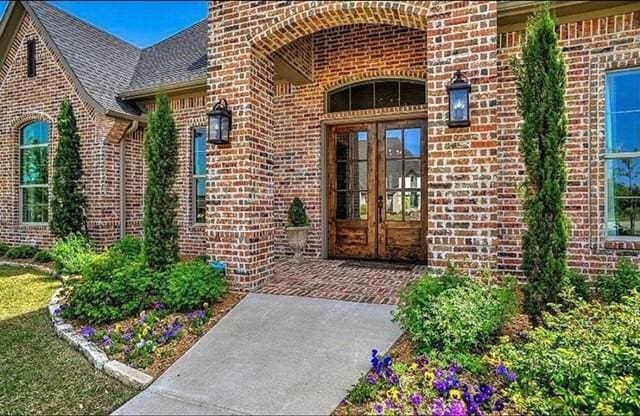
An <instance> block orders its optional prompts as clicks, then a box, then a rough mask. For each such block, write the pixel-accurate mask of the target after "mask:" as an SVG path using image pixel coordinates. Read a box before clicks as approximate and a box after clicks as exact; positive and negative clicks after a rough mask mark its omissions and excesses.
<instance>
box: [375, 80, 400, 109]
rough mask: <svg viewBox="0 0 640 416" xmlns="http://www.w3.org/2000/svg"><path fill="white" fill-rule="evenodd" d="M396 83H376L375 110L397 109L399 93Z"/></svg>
mask: <svg viewBox="0 0 640 416" xmlns="http://www.w3.org/2000/svg"><path fill="white" fill-rule="evenodd" d="M398 86H399V83H398V81H382V82H376V108H384V107H397V106H398V103H399V101H398V100H399V96H400V91H399V89H398Z"/></svg>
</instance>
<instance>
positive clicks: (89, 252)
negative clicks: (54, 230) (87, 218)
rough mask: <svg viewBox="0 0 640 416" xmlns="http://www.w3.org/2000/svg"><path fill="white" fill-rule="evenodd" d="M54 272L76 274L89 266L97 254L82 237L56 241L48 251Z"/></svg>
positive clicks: (76, 236) (75, 236) (77, 236)
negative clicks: (53, 264)
mask: <svg viewBox="0 0 640 416" xmlns="http://www.w3.org/2000/svg"><path fill="white" fill-rule="evenodd" d="M49 254H50V255H51V258H52V259H53V262H54V263H55V267H56V270H58V271H59V272H62V273H66V274H78V273H80V272H81V271H82V270H83V269H84V268H86V267H87V265H89V264H91V263H92V262H93V261H94V260H95V259H96V257H97V256H98V254H97V253H96V252H95V251H94V249H93V247H92V246H91V242H90V241H89V240H88V239H87V238H86V237H83V236H80V235H71V236H69V237H68V238H66V239H64V240H58V241H57V242H56V243H55V244H54V245H53V247H51V249H50V250H49Z"/></svg>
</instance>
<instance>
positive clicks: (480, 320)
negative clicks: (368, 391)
mask: <svg viewBox="0 0 640 416" xmlns="http://www.w3.org/2000/svg"><path fill="white" fill-rule="evenodd" d="M516 304H517V301H516V296H515V293H514V291H513V289H512V288H510V287H495V286H485V285H481V284H478V283H475V282H473V281H471V280H470V279H469V278H467V277H464V276H463V275H461V274H460V273H459V272H458V271H456V270H455V269H453V268H452V267H449V268H448V270H447V271H446V272H445V273H444V274H443V275H441V276H434V275H425V276H424V277H422V278H421V279H420V280H418V281H417V282H416V283H414V284H413V285H411V286H409V288H408V289H407V290H406V291H405V292H403V294H402V296H401V300H400V306H399V307H398V309H397V311H396V312H395V319H396V320H397V321H398V322H399V323H400V325H401V326H402V327H403V328H404V329H406V330H407V331H408V332H409V335H410V336H411V337H412V338H413V340H414V341H416V343H417V344H418V348H419V349H420V350H422V351H426V352H431V351H432V350H434V349H435V350H438V351H442V352H445V353H446V354H445V355H447V357H449V356H450V354H452V353H453V354H454V355H455V354H464V353H467V352H469V351H470V350H471V349H472V348H474V347H476V346H478V345H479V344H480V343H481V342H483V341H485V340H486V339H487V338H488V337H489V336H491V335H493V334H495V332H496V331H497V330H498V329H499V328H500V327H501V326H502V324H503V323H504V322H505V320H507V319H508V318H509V317H510V316H512V315H513V314H514V313H515V311H516Z"/></svg>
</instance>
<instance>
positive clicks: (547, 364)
mask: <svg viewBox="0 0 640 416" xmlns="http://www.w3.org/2000/svg"><path fill="white" fill-rule="evenodd" d="M543 321H544V325H543V326H540V327H538V328H536V329H535V330H533V331H531V332H529V334H528V336H529V342H525V343H521V342H520V343H515V342H506V343H504V344H500V345H497V346H495V347H494V348H493V349H492V351H491V354H490V355H489V358H490V360H492V361H494V362H502V363H504V364H505V365H506V366H507V367H508V368H509V369H511V370H512V371H514V372H515V373H516V374H517V376H518V379H517V381H516V382H515V383H513V384H512V385H511V387H510V393H511V399H512V401H513V402H514V404H515V405H516V406H517V407H518V408H519V409H520V411H521V412H522V413H527V412H531V413H533V414H539V415H581V414H600V415H603V414H611V415H614V414H619V415H622V414H625V415H631V414H640V342H639V341H638V334H640V294H638V292H637V291H633V292H632V295H631V296H629V297H626V298H623V301H622V303H612V304H610V305H604V304H601V303H597V302H593V303H586V302H579V303H578V305H577V306H575V307H574V308H572V309H570V310H568V311H567V312H560V313H556V314H555V315H552V314H545V315H544V318H543Z"/></svg>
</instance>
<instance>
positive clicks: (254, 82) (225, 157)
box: [207, 2, 274, 289]
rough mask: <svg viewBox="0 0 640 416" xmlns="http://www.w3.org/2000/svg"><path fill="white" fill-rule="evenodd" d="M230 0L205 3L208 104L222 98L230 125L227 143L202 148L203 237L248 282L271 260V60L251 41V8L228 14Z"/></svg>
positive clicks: (262, 274) (238, 281)
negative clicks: (204, 174)
mask: <svg viewBox="0 0 640 416" xmlns="http://www.w3.org/2000/svg"><path fill="white" fill-rule="evenodd" d="M229 3H230V4H229ZM229 3H227V2H210V3H209V40H208V42H209V43H208V59H209V67H208V79H207V81H208V82H207V85H208V92H207V105H208V108H211V107H212V106H213V104H214V103H215V102H216V101H217V100H218V99H221V98H224V99H226V100H227V102H228V104H229V109H230V110H231V112H232V116H233V130H232V132H231V138H230V142H231V143H230V144H229V145H225V146H214V145H209V148H208V154H207V167H208V176H207V179H208V180H207V240H208V241H207V244H208V253H209V255H210V256H211V257H213V258H215V259H217V260H221V261H223V262H225V263H226V264H227V273H228V275H229V277H230V278H231V280H232V283H233V285H234V286H236V287H237V288H242V289H252V288H255V287H256V286H258V285H260V284H262V283H264V281H265V279H266V278H268V277H269V276H270V275H271V273H272V268H273V251H274V250H273V242H274V220H273V218H274V216H273V194H274V192H273V140H272V129H273V127H272V99H273V74H274V63H273V59H272V57H270V56H262V55H260V54H259V53H257V52H256V51H255V50H253V49H252V48H251V46H250V45H249V42H248V41H247V36H246V33H247V32H246V31H247V26H248V25H250V20H251V19H250V16H247V15H244V16H243V15H242V14H239V13H236V14H235V16H236V17H234V16H233V15H231V16H230V13H232V12H233V7H234V6H235V7H237V6H238V5H237V4H235V3H234V2H229ZM234 19H237V20H238V21H237V22H234V21H233V20H234ZM222 22H224V24H222Z"/></svg>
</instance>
